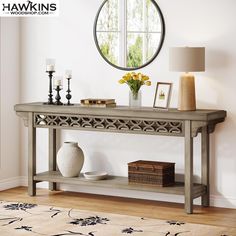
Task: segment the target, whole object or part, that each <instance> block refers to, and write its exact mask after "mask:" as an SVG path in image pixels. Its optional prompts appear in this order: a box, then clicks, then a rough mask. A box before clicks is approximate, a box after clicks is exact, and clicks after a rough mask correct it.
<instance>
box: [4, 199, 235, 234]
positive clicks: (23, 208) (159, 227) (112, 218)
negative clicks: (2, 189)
mask: <svg viewBox="0 0 236 236" xmlns="http://www.w3.org/2000/svg"><path fill="white" fill-rule="evenodd" d="M130 234H132V235H135V236H144V235H145V236H233V234H231V233H229V229H227V228H222V227H215V226H208V225H199V224H189V223H185V222H178V221H174V220H171V219H170V220H167V221H165V220H157V219H150V218H143V217H133V216H127V215H117V214H110V213H102V212H91V211H84V210H77V209H66V208H60V207H50V206H43V205H36V204H29V203H20V202H5V201H0V235H1V236H14V235H24V236H27V235H29V236H31V235H48V236H64V235H65V236H66V235H81V236H113V235H114V236H116V235H130Z"/></svg>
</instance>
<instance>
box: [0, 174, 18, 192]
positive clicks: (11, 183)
mask: <svg viewBox="0 0 236 236" xmlns="http://www.w3.org/2000/svg"><path fill="white" fill-rule="evenodd" d="M20 185H21V181H20V178H19V177H12V178H8V179H3V180H0V191H3V190H7V189H10V188H15V187H18V186H20Z"/></svg>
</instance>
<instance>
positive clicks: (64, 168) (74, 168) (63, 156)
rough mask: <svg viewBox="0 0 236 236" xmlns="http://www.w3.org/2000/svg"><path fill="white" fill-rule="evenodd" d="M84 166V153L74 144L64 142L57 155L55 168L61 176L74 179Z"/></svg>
mask: <svg viewBox="0 0 236 236" xmlns="http://www.w3.org/2000/svg"><path fill="white" fill-rule="evenodd" d="M83 164H84V153H83V151H82V149H81V148H80V147H79V146H78V143H75V142H64V144H63V145H62V147H61V148H60V149H59V151H58V153H57V166H58V169H59V171H60V172H61V174H62V176H64V177H76V176H78V175H79V174H80V171H81V169H82V167H83Z"/></svg>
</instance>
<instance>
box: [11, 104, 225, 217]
mask: <svg viewBox="0 0 236 236" xmlns="http://www.w3.org/2000/svg"><path fill="white" fill-rule="evenodd" d="M15 111H16V113H17V115H19V116H20V117H22V118H23V120H24V124H25V125H26V126H27V127H28V194H29V195H30V196H34V195H36V183H38V182H41V181H48V182H49V183H50V184H49V189H50V190H56V183H67V184H76V185H86V186H96V187H98V186H100V187H106V188H119V189H129V190H139V191H148V192H159V193H167V194H177V195H184V196H185V211H186V212H187V213H192V212H193V199H195V198H198V197H201V200H202V205H203V206H209V157H210V155H209V134H210V133H212V132H213V131H214V129H215V126H216V124H217V123H220V122H223V121H224V119H225V117H226V111H223V110H197V111H189V112H180V111H178V110H176V109H169V110H157V109H154V108H150V107H149V108H148V107H142V108H138V109H131V108H129V107H125V106H118V107H116V108H90V107H81V106H80V105H79V104H76V105H74V106H56V105H43V103H28V104H18V105H15ZM37 128H48V129H49V171H47V172H44V173H36V129H37ZM58 129H77V130H90V131H103V132H104V131H105V132H115V133H131V134H147V135H165V136H178V137H184V142H185V152H184V158H185V181H184V183H176V184H175V186H172V187H162V188H160V187H153V186H151V187H150V186H147V185H137V184H129V183H128V178H126V177H119V176H110V177H109V178H108V179H106V180H100V181H88V180H85V179H84V178H83V177H79V178H78V177H77V178H64V177H62V175H61V174H60V173H59V172H58V171H57V169H56V131H57V130H58ZM198 133H201V184H196V183H193V138H194V137H196V136H197V134H198Z"/></svg>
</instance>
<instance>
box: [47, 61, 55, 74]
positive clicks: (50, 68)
mask: <svg viewBox="0 0 236 236" xmlns="http://www.w3.org/2000/svg"><path fill="white" fill-rule="evenodd" d="M55 61H56V60H55V59H53V58H47V59H46V71H47V72H49V71H55Z"/></svg>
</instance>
